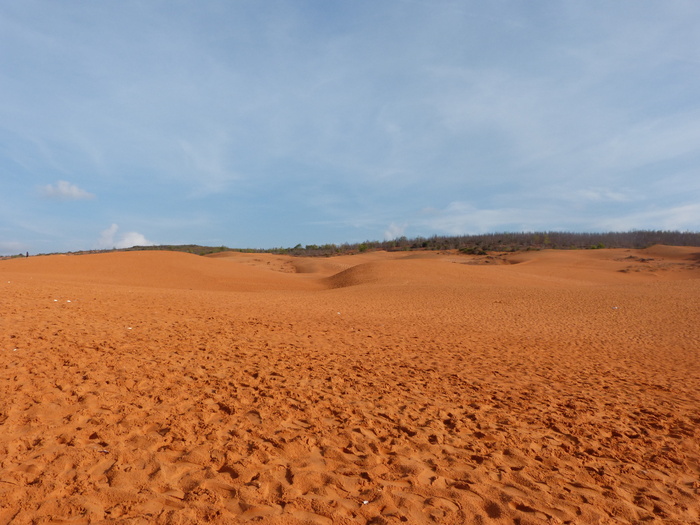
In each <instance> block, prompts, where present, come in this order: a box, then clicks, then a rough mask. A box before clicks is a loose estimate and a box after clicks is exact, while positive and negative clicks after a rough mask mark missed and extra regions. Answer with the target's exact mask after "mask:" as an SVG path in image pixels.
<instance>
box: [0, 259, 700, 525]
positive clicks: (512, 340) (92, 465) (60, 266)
mask: <svg viewBox="0 0 700 525" xmlns="http://www.w3.org/2000/svg"><path fill="white" fill-rule="evenodd" d="M698 297H700V248H676V247H663V246H657V247H652V248H650V249H648V250H590V251H571V252H564V251H542V252H526V253H518V254H502V255H497V254H496V255H491V256H466V255H461V254H458V253H455V252H446V253H440V254H436V253H424V254H416V253H385V252H378V253H365V254H360V255H355V256H342V257H333V258H317V259H303V258H291V257H284V256H276V255H267V254H242V253H234V252H227V253H223V254H218V255H217V256H216V257H199V256H194V255H189V254H182V253H168V252H129V253H107V254H99V255H82V256H46V257H30V258H24V259H13V260H6V261H0V523H13V524H15V523H16V524H25V523H26V524H29V523H39V524H43V523H144V524H145V523H196V522H207V521H210V522H214V523H246V522H251V523H271V524H279V525H281V524H297V525H301V524H324V525H325V524H392V523H397V524H398V523H410V524H427V523H445V524H462V523H496V524H516V523H517V524H520V525H526V524H536V523H549V524H552V523H570V524H580V523H599V524H621V523H622V524H634V523H658V524H662V523H663V524H687V523H700V439H699V437H700V352H699V349H700V322H699V320H700V301H698Z"/></svg>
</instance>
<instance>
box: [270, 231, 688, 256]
mask: <svg viewBox="0 0 700 525" xmlns="http://www.w3.org/2000/svg"><path fill="white" fill-rule="evenodd" d="M654 244H666V245H669V246H700V232H679V231H661V230H658V231H651V230H639V231H630V232H608V233H573V232H529V233H487V234H482V235H458V236H441V235H433V236H432V237H416V238H412V239H409V238H406V237H399V238H398V239H394V240H391V241H365V242H362V243H356V244H347V243H346V244H340V245H336V244H324V245H321V246H317V245H315V244H311V245H306V246H302V245H301V244H297V245H296V246H295V247H293V248H274V249H271V250H260V251H265V252H268V253H279V254H286V255H304V256H330V255H342V254H350V253H362V252H366V251H373V250H386V251H415V250H426V251H439V250H459V251H461V252H463V253H468V254H474V255H484V254H486V253H487V252H515V251H526V250H543V249H553V250H590V249H600V248H638V249H640V248H648V247H649V246H653V245H654Z"/></svg>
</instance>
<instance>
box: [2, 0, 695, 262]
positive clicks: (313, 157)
mask: <svg viewBox="0 0 700 525" xmlns="http://www.w3.org/2000/svg"><path fill="white" fill-rule="evenodd" d="M698 24H700V4H698V3H697V2H692V1H684V0H679V1H677V2H676V1H674V2H665V3H646V4H644V5H640V4H639V3H638V2H631V1H627V0H622V1H621V2H619V3H614V4H612V5H608V4H605V5H604V6H603V3H602V2H600V1H598V0H595V1H593V2H592V3H591V2H579V3H571V2H555V3H549V4H546V5H543V6H537V7H532V6H530V5H529V4H528V5H527V6H526V5H525V4H523V3H522V2H517V1H515V0H505V1H503V2H482V3H473V2H472V3H467V2H461V1H450V0H446V1H445V2H438V3H434V2H428V1H423V0H406V1H399V0H396V1H390V2H380V3H367V2H325V3H324V2H310V3H309V2H305V3H304V2H302V3H294V2H292V3H289V2H275V8H274V9H269V8H266V7H264V6H262V5H260V4H259V3H256V2H227V1H225V0H212V1H211V2H206V3H205V5H202V6H200V5H199V4H197V6H194V5H189V4H187V3H179V4H177V5H176V6H170V5H168V6H166V5H165V4H163V3H158V2H147V3H142V2H134V1H131V0H126V1H124V2H112V3H105V2H92V3H90V4H89V5H88V4H83V3H80V2H75V1H73V0H68V1H67V2H62V3H61V4H60V6H59V5H58V4H56V3H55V2H51V1H48V0H31V2H14V3H12V2H6V3H0V47H1V48H2V49H3V53H2V54H0V95H1V96H0V144H2V148H0V172H1V173H3V175H2V177H3V182H4V186H3V192H2V193H3V195H0V200H2V199H5V201H10V202H11V203H13V205H12V207H11V206H9V205H5V203H4V202H3V203H2V206H0V215H2V217H1V218H2V219H3V220H5V221H6V222H7V221H10V222H9V223H8V224H12V225H14V228H15V230H17V231H19V227H18V224H19V219H18V217H20V216H21V215H22V214H23V213H25V214H26V215H25V217H24V219H25V220H28V219H29V218H31V220H32V221H36V226H37V228H36V229H37V230H39V231H44V232H51V233H50V234H45V235H43V236H42V238H41V240H40V241H41V242H46V243H47V244H48V243H49V242H50V241H49V240H48V239H49V238H50V237H53V236H54V235H55V236H56V237H57V238H58V237H61V238H62V239H61V241H60V242H59V241H58V240H57V241H56V244H58V245H60V246H61V247H63V246H65V245H66V244H68V243H74V242H78V241H75V240H74V239H83V241H82V242H85V243H87V244H91V243H92V242H93V241H94V236H95V234H94V231H92V230H91V229H90V227H89V226H86V225H91V224H95V223H97V224H102V223H104V224H109V223H110V222H112V221H114V222H117V223H119V224H134V225H136V226H134V228H136V229H143V227H142V226H140V225H141V224H148V227H149V235H150V236H153V237H157V238H159V239H182V240H183V242H187V241H191V242H198V241H200V240H201V239H212V242H216V243H217V244H228V245H237V244H239V243H244V245H255V246H260V247H265V246H273V245H280V244H279V243H285V242H288V243H290V244H291V245H293V244H295V243H297V242H302V243H303V244H304V243H306V244H311V243H322V242H326V241H327V240H328V239H330V240H332V241H334V242H335V241H340V242H343V241H358V240H364V239H367V238H380V237H382V236H394V235H399V234H405V235H407V236H411V235H414V234H421V235H424V234H427V235H430V234H432V233H445V232H454V233H463V232H470V231H484V230H488V229H496V230H504V229H513V228H530V227H532V228H547V229H550V228H551V229H554V228H557V227H558V226H559V225H562V224H563V225H567V226H566V227H570V228H571V227H576V228H577V229H584V230H585V229H591V228H597V227H599V225H600V224H603V223H604V222H601V221H605V220H610V221H611V222H610V224H628V223H629V224H632V227H641V225H634V224H633V222H634V220H640V221H641V220H643V219H644V218H645V217H648V218H650V219H651V218H653V216H651V215H648V214H647V213H648V210H651V209H652V207H653V206H656V208H655V209H658V210H662V209H667V210H672V209H676V210H677V209H684V207H686V206H689V205H690V203H692V202H696V201H699V200H700V193H699V192H700V187H699V186H698V183H697V182H696V181H697V180H700V177H699V176H698V175H699V172H698V171H697V166H698V165H700V150H698V148H697V147H696V143H697V137H698V135H699V134H700V125H699V124H698V122H700V103H698V98H697V93H698V91H700V70H699V69H698V67H697V65H698V63H700V58H698V54H697V49H700V33H699V32H698V31H697V27H698ZM58 101H60V103H57V102H58ZM5 174H7V177H6V175H5ZM47 177H49V179H48V180H49V181H51V180H59V181H63V182H58V183H53V184H50V185H48V186H41V185H42V184H45V183H46V181H47V179H46V178H47ZM65 181H72V182H71V183H68V182H65ZM83 187H84V188H85V189H83ZM28 188H29V191H28ZM31 188H40V194H41V195H43V197H45V198H47V199H62V200H76V199H87V198H90V196H93V197H94V196H95V195H97V196H99V201H100V206H99V207H98V206H63V207H62V213H63V215H62V216H61V217H56V216H55V210H51V211H52V212H53V213H54V215H52V216H50V217H49V216H47V215H44V214H45V213H46V210H45V209H46V208H47V207H46V206H44V209H43V210H42V209H41V206H40V204H41V203H35V202H33V200H32V199H30V198H29V197H28V195H30V194H31ZM34 195H36V193H35V194H34ZM14 203H17V204H16V206H15V205H14ZM32 206H36V208H32ZM426 208H431V209H433V210H436V211H434V212H432V214H422V213H420V211H419V210H422V209H426ZM7 210H10V211H7ZM23 210H26V211H23ZM183 211H186V213H187V216H192V217H197V216H202V215H207V216H209V217H211V219H212V220H207V221H204V222H201V223H194V222H192V223H187V224H184V225H183V224H182V220H181V219H182V217H183ZM15 212H16V213H15ZM81 214H82V215H81ZM645 214H647V215H645ZM623 217H629V218H630V220H629V221H621V222H616V220H617V219H618V218H623ZM655 217H656V219H657V220H659V221H661V222H664V224H672V221H673V220H678V221H679V222H678V227H685V226H684V225H687V224H688V222H687V221H688V220H692V219H691V217H692V214H690V215H684V214H682V213H669V215H668V216H663V215H656V216H655ZM6 218H7V219H6ZM61 220H63V222H60V221H61ZM59 222H60V224H59ZM40 223H41V224H44V225H50V226H51V227H41V224H40ZM387 225H389V226H387ZM688 227H694V228H696V229H700V222H698V223H697V224H696V225H695V226H693V225H692V224H690V225H689V226H688ZM64 231H65V232H71V233H70V234H68V233H61V232H64ZM22 235H23V234H21V235H16V236H14V237H13V238H21V237H22ZM33 238H35V239H37V241H36V242H39V239H38V236H34V237H33ZM112 240H113V241H114V240H116V241H117V242H119V241H120V240H121V239H120V238H119V234H118V233H115V237H114V238H113V239H112ZM77 248H80V247H79V246H78V247H77ZM30 251H31V249H30Z"/></svg>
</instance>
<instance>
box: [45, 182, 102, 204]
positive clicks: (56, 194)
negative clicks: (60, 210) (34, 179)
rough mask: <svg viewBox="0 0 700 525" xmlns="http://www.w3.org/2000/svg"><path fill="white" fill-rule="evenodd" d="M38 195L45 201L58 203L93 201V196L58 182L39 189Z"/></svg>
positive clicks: (67, 183)
mask: <svg viewBox="0 0 700 525" xmlns="http://www.w3.org/2000/svg"><path fill="white" fill-rule="evenodd" d="M39 193H40V194H41V196H42V197H44V198H45V199H53V200H59V201H81V200H89V199H94V198H95V195H93V194H92V193H89V192H87V191H85V190H84V189H82V188H79V187H78V186H76V185H75V184H71V183H70V182H66V181H65V180H59V181H58V182H57V183H56V184H47V185H46V186H41V187H40V188H39Z"/></svg>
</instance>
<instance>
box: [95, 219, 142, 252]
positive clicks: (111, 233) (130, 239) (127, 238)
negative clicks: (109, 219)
mask: <svg viewBox="0 0 700 525" xmlns="http://www.w3.org/2000/svg"><path fill="white" fill-rule="evenodd" d="M118 231H119V226H117V225H116V224H112V225H111V226H110V227H109V228H107V229H106V230H103V231H102V232H100V238H99V239H98V241H97V247H98V248H100V249H103V250H108V249H110V248H117V249H121V248H131V247H132V246H153V245H154V244H155V243H153V242H151V241H149V240H148V239H146V237H145V236H144V235H143V234H141V233H138V232H126V233H122V234H121V235H119V236H117V232H118Z"/></svg>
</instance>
